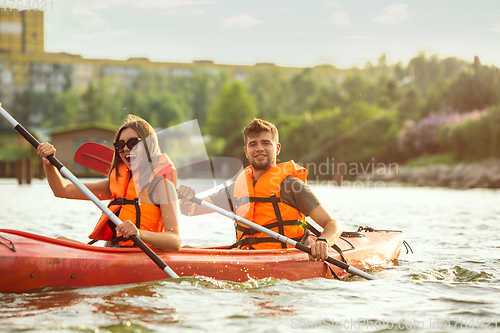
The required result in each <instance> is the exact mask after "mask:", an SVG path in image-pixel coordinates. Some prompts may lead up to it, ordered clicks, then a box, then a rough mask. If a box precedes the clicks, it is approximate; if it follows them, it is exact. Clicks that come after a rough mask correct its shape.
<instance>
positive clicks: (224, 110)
mask: <svg viewBox="0 0 500 333" xmlns="http://www.w3.org/2000/svg"><path fill="white" fill-rule="evenodd" d="M255 116H257V108H256V106H255V102H254V100H253V98H251V97H250V96H249V95H248V93H247V92H246V90H245V87H244V86H243V84H242V83H240V82H231V83H228V84H226V85H224V86H223V88H222V90H221V94H220V96H219V98H218V99H217V100H216V101H215V104H214V105H213V107H212V108H211V109H210V111H209V114H208V131H209V134H210V135H211V136H212V137H213V138H214V139H216V140H219V141H220V142H222V144H220V145H221V146H222V148H221V150H220V151H218V152H216V153H218V154H220V155H222V156H232V157H238V158H240V159H242V160H244V157H245V156H244V153H243V149H242V148H243V146H244V141H243V135H242V129H243V128H244V127H245V126H246V125H247V124H248V123H249V122H250V121H252V119H253V118H254V117H255ZM214 144H215V145H216V144H217V141H216V142H214Z"/></svg>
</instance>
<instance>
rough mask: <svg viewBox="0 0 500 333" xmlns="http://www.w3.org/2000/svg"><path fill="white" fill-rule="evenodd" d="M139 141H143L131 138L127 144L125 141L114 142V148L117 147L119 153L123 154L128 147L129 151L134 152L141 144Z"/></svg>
mask: <svg viewBox="0 0 500 333" xmlns="http://www.w3.org/2000/svg"><path fill="white" fill-rule="evenodd" d="M139 141H142V139H141V138H130V139H128V141H127V142H125V141H123V140H120V141H117V142H114V143H113V146H115V150H118V152H119V153H123V151H124V150H125V146H127V147H128V149H129V150H132V149H133V148H134V147H135V146H136V145H137V144H138V143H139Z"/></svg>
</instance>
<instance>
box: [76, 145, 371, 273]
mask: <svg viewBox="0 0 500 333" xmlns="http://www.w3.org/2000/svg"><path fill="white" fill-rule="evenodd" d="M84 145H85V146H86V148H85V149H83V150H80V149H78V150H77V152H76V155H79V154H83V153H84V152H87V153H88V154H93V155H94V156H95V157H94V158H81V157H79V156H76V155H75V161H76V162H77V163H79V164H81V165H83V166H85V167H87V168H90V169H92V170H94V171H97V172H101V173H102V174H106V175H107V172H105V170H104V168H102V161H103V160H104V159H105V158H106V154H108V153H109V152H105V149H108V150H110V151H111V152H113V150H112V149H111V148H109V147H106V146H103V145H101V144H98V143H95V142H88V143H86V144H84ZM82 147H83V146H82ZM82 147H80V148H82ZM92 147H95V148H96V150H95V151H93V152H90V151H87V150H88V149H92ZM103 147H104V148H103ZM96 157H97V158H96ZM80 162H81V163H80ZM108 163H109V165H111V159H109V160H108ZM191 201H192V202H194V203H195V204H198V205H201V206H205V207H206V208H208V209H210V210H212V211H214V212H217V213H219V214H221V215H224V216H226V217H228V218H230V219H233V220H237V221H238V222H241V223H243V224H244V225H246V226H247V227H249V228H252V229H254V230H257V231H259V232H262V233H264V234H266V235H268V236H270V237H272V238H273V239H276V240H278V241H280V242H282V243H285V244H289V245H291V246H293V247H295V248H296V249H299V250H301V251H303V252H306V253H309V254H311V248H310V247H309V246H306V245H304V244H301V243H299V242H296V241H294V240H293V239H290V238H287V237H285V236H283V235H280V234H278V233H277V232H274V231H271V230H269V229H267V228H264V227H262V226H260V225H258V224H257V223H254V222H251V221H249V220H247V219H244V218H242V217H240V216H238V215H236V214H234V213H232V212H229V211H227V210H225V209H223V208H220V207H218V206H215V205H213V204H210V203H208V202H206V201H203V200H201V199H199V198H196V197H193V198H192V199H191ZM326 261H327V262H329V263H330V264H333V265H335V266H338V267H340V268H342V269H344V270H346V271H347V272H349V273H352V274H355V275H358V276H361V277H363V278H365V279H368V280H377V278H376V277H375V276H373V275H370V274H368V273H366V272H363V271H362V270H359V269H357V268H354V267H352V266H350V265H348V264H346V263H344V262H342V261H340V260H337V259H335V258H332V257H328V259H327V260H326Z"/></svg>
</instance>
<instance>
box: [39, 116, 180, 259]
mask: <svg viewBox="0 0 500 333" xmlns="http://www.w3.org/2000/svg"><path fill="white" fill-rule="evenodd" d="M113 146H114V147H115V153H114V157H113V163H112V167H111V171H110V173H109V178H108V179H105V180H102V181H99V182H95V183H87V184H84V185H85V186H86V187H87V188H88V189H89V190H90V191H91V192H92V193H94V195H96V196H97V197H98V198H99V199H100V200H110V199H112V201H111V202H110V205H109V208H110V209H111V210H112V211H113V212H114V213H115V214H116V215H117V216H118V217H119V218H120V220H122V221H123V223H122V224H121V225H120V226H118V227H116V226H115V225H114V224H113V223H112V222H111V221H109V220H108V218H107V216H106V215H105V214H102V216H101V218H100V220H99V222H98V223H97V226H96V228H95V230H94V231H93V232H92V234H91V235H90V236H89V237H90V238H91V239H94V240H107V241H108V242H107V244H106V246H112V247H128V246H133V243H132V241H130V240H127V239H128V238H129V237H131V236H134V235H136V236H138V237H139V238H141V239H142V240H143V241H144V242H145V243H147V244H150V245H152V246H156V247H159V248H161V249H164V250H172V251H177V250H179V248H180V246H181V238H180V234H179V226H178V221H177V214H178V204H177V196H176V189H175V182H176V179H177V176H176V172H175V168H174V167H173V164H172V163H171V162H170V160H169V159H168V157H167V155H165V154H161V152H160V148H159V145H158V139H157V137H156V133H155V132H154V130H153V128H152V127H151V125H150V124H149V123H148V122H147V121H145V120H144V119H142V118H140V117H137V116H133V115H128V116H127V117H126V118H125V121H124V123H123V125H122V126H121V127H120V129H119V130H118V132H117V133H116V136H115V142H114V144H113ZM37 153H38V155H40V156H41V157H42V158H43V160H44V168H45V173H46V175H47V180H48V182H49V185H50V188H51V189H52V192H53V193H54V195H55V196H56V197H59V198H67V199H87V197H86V196H85V195H84V194H83V193H82V192H80V190H78V188H77V187H76V186H75V185H74V184H67V183H66V182H65V181H64V179H63V177H62V176H61V174H60V173H59V171H58V170H57V168H56V167H54V166H53V165H52V164H51V163H50V161H49V160H48V159H47V157H48V156H49V155H55V154H56V149H55V148H54V146H52V145H51V144H50V143H48V142H43V143H41V144H40V145H39V146H38V148H37ZM60 238H63V239H66V240H70V239H67V238H64V237H60ZM70 241H71V240H70Z"/></svg>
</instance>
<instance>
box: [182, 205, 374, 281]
mask: <svg viewBox="0 0 500 333" xmlns="http://www.w3.org/2000/svg"><path fill="white" fill-rule="evenodd" d="M191 201H192V202H194V203H195V204H198V205H200V206H204V207H206V208H208V209H211V210H213V211H215V212H217V213H219V214H221V215H224V216H226V217H228V218H230V219H233V220H236V221H238V222H240V223H243V224H244V225H246V226H247V227H249V228H252V229H254V230H257V231H258V232H261V233H263V234H266V235H268V236H269V237H271V238H273V239H276V240H278V241H280V242H282V243H285V244H288V245H291V246H293V247H295V248H296V249H299V250H301V251H303V252H306V253H309V254H311V248H310V247H309V246H307V245H304V244H301V243H299V242H297V241H294V240H293V239H290V238H288V237H285V236H283V235H280V234H279V233H277V232H274V231H272V230H270V229H267V228H265V227H263V226H261V225H258V224H257V223H254V222H251V221H249V220H247V219H245V218H243V217H241V216H238V215H236V214H234V213H232V212H229V211H227V210H225V209H223V208H220V207H218V206H216V205H213V204H211V203H208V202H206V201H204V200H201V199H200V198H196V197H193V198H191ZM326 261H327V262H329V263H330V264H333V265H335V266H338V267H340V268H342V269H344V270H346V271H347V272H349V273H352V274H355V275H358V276H361V277H363V278H365V279H368V280H377V278H376V277H375V276H373V275H371V274H368V273H366V272H363V271H362V270H359V269H357V268H354V267H352V266H350V265H348V264H346V263H344V262H342V261H340V260H337V259H335V258H332V257H330V256H329V257H328V258H327V259H326Z"/></svg>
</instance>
